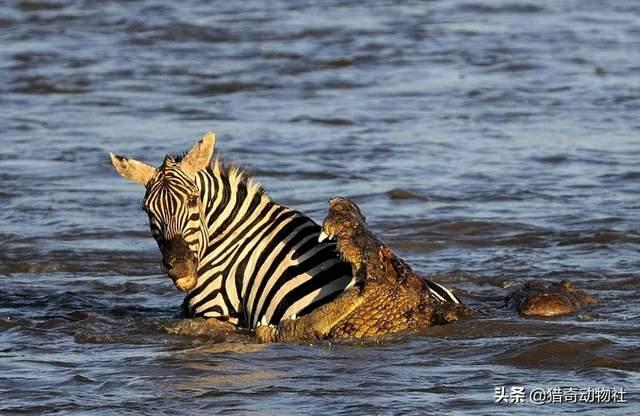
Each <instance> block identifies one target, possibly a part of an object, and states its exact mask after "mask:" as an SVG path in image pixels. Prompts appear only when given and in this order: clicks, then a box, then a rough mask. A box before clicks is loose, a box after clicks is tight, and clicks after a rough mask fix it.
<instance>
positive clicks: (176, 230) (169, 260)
mask: <svg viewBox="0 0 640 416" xmlns="http://www.w3.org/2000/svg"><path fill="white" fill-rule="evenodd" d="M215 140H216V138H215V135H214V134H213V133H212V132H209V133H207V134H205V135H204V136H203V137H202V139H201V140H200V141H199V142H198V143H197V144H196V145H195V146H193V147H192V148H191V150H189V151H188V152H187V153H186V154H185V155H184V156H183V157H178V158H175V159H174V158H172V157H170V156H166V157H165V159H164V162H163V163H162V165H161V166H160V167H159V168H157V169H156V168H154V167H153V166H149V165H147V164H146V163H143V162H139V161H137V160H133V159H128V158H125V157H122V156H117V155H114V154H113V153H111V154H110V155H111V163H112V164H113V167H114V168H115V169H116V170H117V171H118V173H120V174H121V175H122V176H124V177H125V178H127V179H129V180H131V181H133V182H136V183H140V184H142V185H144V186H145V187H146V190H147V191H146V193H145V196H144V200H143V202H142V206H143V208H144V210H145V211H146V212H147V214H148V215H149V225H150V227H151V234H152V235H153V238H154V239H155V240H156V242H157V243H158V247H159V248H160V251H161V253H162V265H161V267H162V270H163V271H164V272H166V273H167V274H168V275H169V277H171V279H172V280H173V283H174V284H175V286H176V287H177V288H178V289H179V290H181V291H183V292H188V291H190V290H191V289H193V288H194V287H195V286H196V283H197V281H198V263H199V261H200V259H201V258H202V257H203V254H204V252H205V249H206V248H207V245H208V243H209V241H208V232H207V221H206V218H205V214H204V206H203V202H202V200H201V186H199V184H198V172H200V171H201V170H203V169H205V168H206V167H207V166H208V165H209V163H210V161H211V156H212V154H213V149H214V147H215Z"/></svg>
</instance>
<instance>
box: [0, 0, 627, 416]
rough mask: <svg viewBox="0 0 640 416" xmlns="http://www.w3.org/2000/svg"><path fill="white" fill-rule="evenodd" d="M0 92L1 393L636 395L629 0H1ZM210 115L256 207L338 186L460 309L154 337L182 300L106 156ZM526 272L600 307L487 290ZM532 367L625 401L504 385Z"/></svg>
mask: <svg viewBox="0 0 640 416" xmlns="http://www.w3.org/2000/svg"><path fill="white" fill-rule="evenodd" d="M0 110H1V111H0V144H1V149H0V207H1V210H0V279H1V283H2V284H1V285H0V412H2V413H5V414H11V415H16V414H25V415H26V414H34V415H35V414H51V415H54V414H56V415H57V414H77V415H107V414H118V415H127V414H148V415H175V414H194V415H195V414H246V413H252V414H260V415H282V414H312V415H318V414H343V415H352V414H416V413H417V414H470V415H479V414H492V415H511V414H531V413H534V412H535V413H537V414H559V413H565V412H568V413H572V414H577V413H580V414H585V415H586V414H616V415H621V414H629V415H631V414H639V413H640V405H639V404H638V391H639V386H640V376H639V373H638V370H639V369H640V347H639V342H638V341H639V339H640V337H639V336H640V327H639V325H638V319H639V317H640V304H639V302H638V297H639V296H640V289H639V288H640V233H639V230H640V184H639V183H640V163H639V162H640V117H639V116H640V3H638V2H637V1H635V0H629V1H624V0H609V1H604V0H603V1H595V0H593V1H592V0H564V1H555V0H553V1H552V0H539V1H536V2H533V1H527V0H524V1H518V0H511V1H509V0H507V1H505V0H483V1H479V0H452V1H411V2H393V1H369V2H360V1H330V2H322V3H321V4H317V3H316V2H311V1H273V2H259V1H245V2H223V1H217V2H208V1H197V0H183V1H180V2H165V1H159V0H158V1H154V0H140V1H128V2H125V1H119V2H117V1H95V0H77V1H72V0H52V1H41V0H21V1H16V0H6V1H3V2H2V4H1V5H0ZM210 129H211V130H214V131H216V133H217V136H218V146H217V147H218V149H219V152H220V154H221V155H222V156H223V157H224V158H225V159H229V160H233V161H235V162H236V163H238V164H240V165H241V166H244V167H245V168H246V169H248V170H249V171H250V172H252V173H253V174H254V175H255V176H256V178H257V179H258V180H259V181H260V182H261V183H262V184H263V185H264V187H265V188H266V189H267V191H268V193H269V194H270V195H271V196H272V197H273V198H274V199H275V200H276V201H279V202H281V203H284V204H287V205H289V206H291V207H295V208H297V209H300V210H302V211H304V212H306V213H308V214H309V215H311V216H312V217H313V218H315V219H316V220H318V221H320V220H321V219H322V218H323V216H324V214H325V210H326V201H327V199H328V198H329V197H331V196H334V195H344V196H350V197H352V198H354V199H355V200H356V201H357V202H358V203H359V204H360V205H361V206H362V209H363V210H364V212H365V214H366V215H367V217H368V219H369V222H370V224H371V228H372V229H373V230H374V231H376V232H377V233H378V234H379V235H380V236H381V237H382V238H383V239H384V240H385V241H386V242H387V243H388V244H389V245H390V246H391V247H393V248H394V249H395V250H396V251H397V252H398V253H399V254H400V255H401V256H403V257H404V258H405V259H406V260H408V261H409V263H410V264H412V265H413V266H414V268H415V269H416V270H418V271H419V272H421V273H423V274H424V275H427V276H431V277H433V278H434V279H436V280H438V281H440V282H442V283H444V284H446V285H448V286H450V287H452V288H455V289H456V292H457V293H458V294H459V295H460V296H461V298H463V300H464V301H465V302H466V303H469V304H470V305H472V306H474V307H477V308H481V309H483V310H484V311H485V315H484V316H482V317H480V318H475V319H470V320H466V321H463V322H459V323H456V324H453V325H450V326H446V327H439V328H431V329H427V330H425V331H423V332H422V333H420V334H418V335H411V336H398V337H389V338H386V339H381V340H373V341H370V342H366V343H338V344H335V343H320V344H317V345H306V344H304V345H285V344H274V345H266V346H265V345H259V344H255V343H254V342H253V341H252V339H251V337H250V336H248V335H246V334H238V335H237V336H232V337H230V338H228V339H226V340H225V339H219V338H215V337H214V338H210V337H209V338H207V337H202V336H178V335H172V334H169V333H167V331H165V330H163V326H164V325H165V324H166V323H167V322H173V321H172V320H173V319H174V316H175V313H176V311H177V309H178V306H179V304H180V302H181V295H180V294H179V293H177V291H176V290H175V289H174V288H173V286H172V284H171V282H170V280H169V279H168V278H167V277H165V276H163V275H162V274H161V273H160V270H159V253H158V252H157V248H156V246H155V243H154V241H153V240H152V238H151V237H150V235H149V232H148V225H147V219H146V216H145V215H144V213H143V212H142V211H141V209H140V205H141V200H142V195H143V189H141V188H140V187H137V186H136V185H134V184H130V183H127V182H126V181H125V180H124V179H122V178H120V177H119V176H118V175H117V174H116V173H115V172H114V171H113V169H112V168H111V166H110V164H109V162H108V159H107V152H109V151H113V152H116V153H119V154H123V155H127V156H131V157H135V158H139V159H142V160H145V161H148V162H149V163H153V164H159V163H160V161H161V160H162V157H163V156H164V155H165V154H166V153H172V154H173V153H177V152H180V151H184V150H186V149H187V148H189V147H190V146H191V145H192V144H193V143H195V141H197V140H198V139H199V137H200V136H201V135H202V134H203V133H204V132H206V131H207V130H210ZM530 279H541V280H546V281H559V280H562V279H570V280H571V281H573V283H574V284H575V285H576V286H577V287H579V288H581V289H585V290H587V291H588V292H589V293H591V294H592V295H593V296H595V297H597V298H598V299H599V301H598V303H597V304H596V305H594V306H593V307H591V308H587V309H585V310H584V311H582V312H580V313H578V314H576V315H573V316H569V317H564V318H558V319H550V320H541V319H525V318H521V317H518V316H517V315H515V314H514V313H513V312H510V311H507V310H504V309H502V308H500V306H501V304H502V299H503V297H504V296H505V294H506V293H507V292H508V291H509V290H510V289H512V288H513V287H516V286H517V285H519V284H522V283H523V282H525V281H527V280H530ZM500 387H504V388H505V391H507V392H510V394H511V392H514V390H512V388H513V387H523V388H524V389H525V393H526V396H525V400H524V403H513V404H505V403H495V401H496V388H498V389H500ZM554 387H559V388H567V387H573V388H575V389H577V390H586V389H587V388H594V389H595V388H602V389H605V388H607V389H609V388H616V389H620V388H623V389H625V391H626V392H627V394H626V396H624V400H626V401H627V403H612V402H611V403H600V404H598V403H588V402H587V401H586V400H585V401H582V402H579V403H561V404H558V403H556V404H551V403H546V404H542V405H535V404H534V403H533V402H532V401H531V400H530V396H529V393H530V392H531V391H533V390H534V389H536V388H544V389H552V388H554ZM515 391H517V390H515ZM511 396H512V397H513V396H514V395H511ZM563 397H564V396H563ZM603 401H604V400H603Z"/></svg>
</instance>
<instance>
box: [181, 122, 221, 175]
mask: <svg viewBox="0 0 640 416" xmlns="http://www.w3.org/2000/svg"><path fill="white" fill-rule="evenodd" d="M215 146H216V135H215V134H214V133H213V132H212V131H210V132H207V133H206V134H205V135H204V136H202V139H200V141H199V142H198V143H196V145H195V146H193V147H192V148H191V150H189V151H188V152H187V154H186V155H185V156H184V157H183V158H182V161H181V162H180V169H182V170H183V171H184V173H186V174H187V175H189V176H191V177H192V178H193V177H195V176H196V173H197V172H198V171H200V170H202V169H204V168H206V167H207V165H209V162H210V161H211V156H213V149H214V147H215Z"/></svg>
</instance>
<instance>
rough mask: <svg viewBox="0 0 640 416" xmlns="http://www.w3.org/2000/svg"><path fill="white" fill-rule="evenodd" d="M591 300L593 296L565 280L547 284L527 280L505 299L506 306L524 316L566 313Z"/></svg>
mask: <svg viewBox="0 0 640 416" xmlns="http://www.w3.org/2000/svg"><path fill="white" fill-rule="evenodd" d="M592 302H594V299H593V297H591V296H590V295H589V294H587V293H586V292H584V291H582V290H577V289H575V288H574V287H573V285H572V284H571V282H569V281H567V280H563V281H562V282H560V283H549V284H544V283H542V282H528V283H526V284H525V285H524V286H523V287H522V288H520V289H518V290H516V291H514V292H512V293H511V294H510V295H509V296H507V298H506V299H505V303H506V305H507V306H508V307H510V308H512V309H514V310H516V311H518V312H519V313H520V314H521V315H524V316H560V315H567V314H570V313H574V312H575V311H577V310H578V309H579V308H581V307H583V306H585V305H588V304H590V303H592Z"/></svg>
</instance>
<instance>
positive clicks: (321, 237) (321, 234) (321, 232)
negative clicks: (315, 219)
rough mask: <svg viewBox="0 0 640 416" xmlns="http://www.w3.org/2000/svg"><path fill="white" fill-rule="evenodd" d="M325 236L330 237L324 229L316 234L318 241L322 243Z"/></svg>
mask: <svg viewBox="0 0 640 416" xmlns="http://www.w3.org/2000/svg"><path fill="white" fill-rule="evenodd" d="M327 238H330V237H329V235H328V234H327V233H325V232H324V230H323V231H320V235H319V236H318V243H322V242H323V241H324V240H326V239H327Z"/></svg>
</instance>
